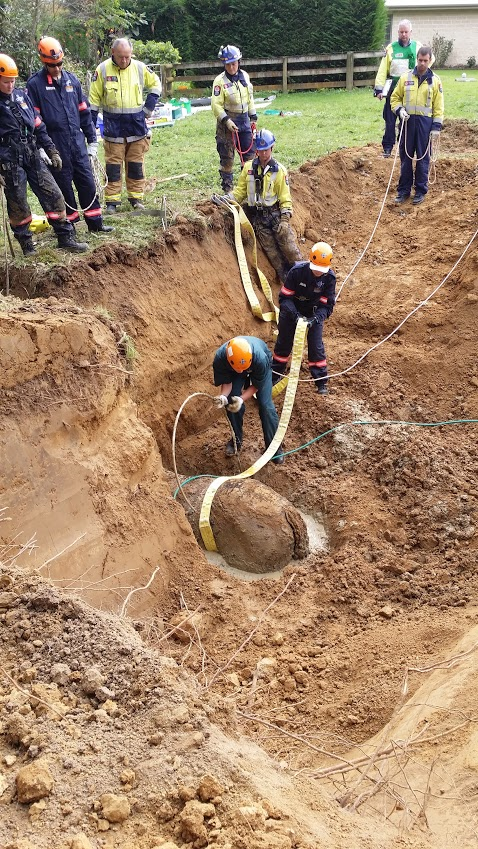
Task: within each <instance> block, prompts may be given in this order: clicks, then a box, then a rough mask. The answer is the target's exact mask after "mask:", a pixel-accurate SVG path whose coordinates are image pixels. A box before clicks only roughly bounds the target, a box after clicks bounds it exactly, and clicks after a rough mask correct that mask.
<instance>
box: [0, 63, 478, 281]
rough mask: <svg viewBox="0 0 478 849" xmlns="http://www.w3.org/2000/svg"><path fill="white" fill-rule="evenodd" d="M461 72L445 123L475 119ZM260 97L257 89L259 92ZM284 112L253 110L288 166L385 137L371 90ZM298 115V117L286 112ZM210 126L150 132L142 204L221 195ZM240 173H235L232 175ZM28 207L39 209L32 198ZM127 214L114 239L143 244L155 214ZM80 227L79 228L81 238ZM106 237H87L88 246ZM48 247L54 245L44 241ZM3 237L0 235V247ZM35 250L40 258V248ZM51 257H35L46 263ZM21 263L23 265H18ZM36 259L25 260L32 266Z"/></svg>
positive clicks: (294, 101)
mask: <svg viewBox="0 0 478 849" xmlns="http://www.w3.org/2000/svg"><path fill="white" fill-rule="evenodd" d="M461 74H462V71H461V70H460V71H457V70H445V71H440V72H439V76H440V77H441V79H442V82H443V88H444V92H445V120H446V117H448V118H466V119H468V120H471V121H477V120H478V70H477V71H476V74H474V73H473V72H472V71H470V70H469V69H467V76H469V77H472V76H476V79H475V81H474V82H467V83H463V82H457V81H456V78H459V77H460V76H461ZM262 94H263V93H262V92H261V95H262ZM268 108H271V109H274V110H280V111H282V112H283V113H284V115H265V114H264V110H263V109H258V116H259V120H258V127H259V129H261V128H264V127H265V128H267V129H269V130H272V132H273V133H274V135H275V136H276V139H277V143H276V146H275V149H274V153H275V155H276V156H277V158H278V160H279V161H280V162H282V163H283V164H284V165H285V166H286V167H287V168H297V167H298V166H299V165H301V164H302V163H303V162H305V161H306V160H308V159H318V158H319V157H321V156H324V155H326V154H327V153H330V152H332V151H334V150H337V149H339V148H341V147H355V146H357V145H362V144H366V143H368V142H377V143H379V142H380V141H381V138H382V133H383V120H382V107H381V104H380V102H379V101H378V100H377V99H376V98H374V97H373V96H372V90H371V89H370V88H357V89H354V90H353V91H350V92H348V91H345V90H344V89H321V90H319V91H315V92H300V93H292V94H287V95H283V94H278V95H277V97H276V99H275V100H274V101H272V102H271V104H270V107H268ZM287 113H300V114H287ZM214 133H215V122H214V119H213V116H212V113H211V111H204V112H198V113H196V114H194V115H192V116H190V117H188V118H185V119H183V120H180V121H176V122H175V124H174V126H172V127H162V128H161V129H155V130H153V143H152V146H151V150H150V152H149V154H148V156H147V158H146V171H147V176H148V178H153V177H154V178H156V179H157V181H158V182H157V183H156V185H155V186H154V187H153V188H152V189H151V190H150V191H149V192H148V194H147V199H146V203H147V205H148V206H150V207H155V208H157V209H159V208H160V207H161V204H162V202H163V197H165V198H166V204H167V207H168V210H170V211H171V212H182V213H183V214H185V215H187V216H192V215H194V214H195V212H194V206H195V204H196V203H197V202H198V201H200V200H203V199H204V198H207V197H209V196H210V195H211V194H212V192H220V191H221V189H220V183H219V175H218V165H219V160H218V156H217V152H216V146H215V139H214ZM184 173H186V174H187V177H185V178H182V179H180V180H171V181H166V182H164V183H161V180H162V179H165V178H167V177H171V176H173V175H177V174H184ZM237 173H238V172H237ZM32 208H33V209H34V210H35V211H36V212H41V210H40V208H39V206H38V203H37V201H36V199H35V198H33V200H32ZM122 209H124V211H125V215H121V216H116V217H115V218H113V217H112V218H111V219H109V222H110V223H114V224H115V234H114V238H115V239H117V240H118V241H123V242H127V243H130V244H134V245H136V246H139V245H141V244H145V243H147V242H148V241H149V240H150V239H151V236H152V235H153V234H154V232H155V231H156V230H157V228H158V227H161V220H160V218H159V217H157V218H153V217H152V216H140V217H132V216H131V215H130V214H128V212H127V210H128V209H129V207H128V205H127V204H126V203H124V204H123V207H122ZM81 233H82V230H81V229H79V236H80V235H81ZM104 238H105V237H96V238H94V239H92V238H91V237H89V240H90V243H91V245H92V247H93V246H95V245H97V244H99V243H101V241H102V240H104ZM48 242H49V244H50V246H51V245H54V241H50V240H48ZM2 243H3V240H2V235H1V234H0V249H1V246H2ZM40 253H44V251H43V250H42V251H41V252H40ZM49 254H50V255H49V256H48V257H47V256H46V255H45V256H44V257H41V256H39V257H38V259H43V260H44V261H45V262H46V263H47V264H48V263H49V262H51V254H53V255H56V256H58V255H57V254H56V252H54V251H52V250H51V248H50V249H49ZM19 261H20V262H23V260H20V259H19ZM33 261H35V260H28V262H33Z"/></svg>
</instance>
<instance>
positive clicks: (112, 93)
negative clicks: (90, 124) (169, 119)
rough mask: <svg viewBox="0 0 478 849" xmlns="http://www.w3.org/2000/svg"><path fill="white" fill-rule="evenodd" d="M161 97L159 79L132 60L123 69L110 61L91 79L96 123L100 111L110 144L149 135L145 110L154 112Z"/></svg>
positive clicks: (98, 69)
mask: <svg viewBox="0 0 478 849" xmlns="http://www.w3.org/2000/svg"><path fill="white" fill-rule="evenodd" d="M144 92H147V97H146V101H145V100H144ZM160 96H161V82H160V79H159V77H158V75H157V74H155V73H153V71H150V70H149V68H147V67H146V65H145V64H144V63H143V62H138V61H137V60H136V59H132V60H131V62H130V64H129V65H128V67H127V68H124V69H122V68H119V67H118V65H115V63H114V62H113V59H112V58H110V59H107V60H106V62H102V63H101V64H100V65H98V67H97V69H96V71H95V73H94V74H93V77H92V81H91V87H90V104H91V113H92V117H93V120H94V121H95V123H96V119H97V117H98V111H99V110H100V109H101V110H102V111H103V135H104V138H105V139H106V140H107V141H112V142H122V141H124V140H126V141H128V142H131V141H137V140H138V139H142V138H144V137H145V136H146V135H147V132H148V128H147V126H146V114H145V112H144V111H143V110H144V109H147V110H148V111H149V112H152V111H153V109H154V107H155V106H156V103H157V101H158V99H159V97H160Z"/></svg>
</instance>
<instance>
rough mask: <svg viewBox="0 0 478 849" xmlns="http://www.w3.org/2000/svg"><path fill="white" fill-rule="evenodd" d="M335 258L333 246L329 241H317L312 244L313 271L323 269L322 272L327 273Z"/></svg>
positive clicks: (310, 257)
mask: <svg viewBox="0 0 478 849" xmlns="http://www.w3.org/2000/svg"><path fill="white" fill-rule="evenodd" d="M333 258H334V254H333V252H332V248H331V247H330V245H328V244H327V242H316V243H315V245H312V247H311V249H310V254H309V262H310V267H311V269H312V271H321V272H322V274H326V273H327V271H329V269H330V263H331V262H332V260H333Z"/></svg>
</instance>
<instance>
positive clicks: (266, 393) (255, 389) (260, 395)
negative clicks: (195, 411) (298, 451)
mask: <svg viewBox="0 0 478 849" xmlns="http://www.w3.org/2000/svg"><path fill="white" fill-rule="evenodd" d="M213 372H214V386H220V395H218V396H216V398H215V399H214V400H215V403H216V406H217V407H218V408H219V409H221V408H222V407H225V408H226V412H227V417H228V419H229V421H230V422H231V425H232V429H233V431H234V436H235V439H236V445H234V439H232V438H231V439H230V440H229V442H228V443H227V445H226V457H232V456H233V455H234V454H235V453H236V450H237V451H240V450H241V445H242V423H243V419H244V413H245V410H246V408H245V402H246V401H248V400H249V399H250V398H252V396H253V395H256V398H257V402H258V404H259V416H260V419H261V424H262V432H263V434H264V442H265V446H266V448H268V447H269V445H270V444H271V442H272V440H273V438H274V435H275V433H276V431H277V428H278V426H279V416H278V415H277V410H276V408H275V406H274V402H273V400H272V355H271V352H270V351H269V348H268V347H267V345H266V343H265V342H263V341H262V339H256V337H255V336H235V337H234V339H231V340H230V341H229V342H226V343H225V344H224V345H221V347H220V348H218V349H217V351H216V353H215V355H214V362H213ZM272 462H273V463H276V465H281V464H282V463H283V462H284V457H283V455H282V453H280V449H278V453H276V454H275V455H274V457H273V458H272Z"/></svg>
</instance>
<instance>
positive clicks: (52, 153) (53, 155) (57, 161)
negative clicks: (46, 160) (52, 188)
mask: <svg viewBox="0 0 478 849" xmlns="http://www.w3.org/2000/svg"><path fill="white" fill-rule="evenodd" d="M47 154H48V156H49V157H50V161H51V167H52V168H58V170H59V171H61V169H62V168H63V162H62V161H61V156H60V154H59V153H58V151H57V150H56V148H52V149H51V150H48V151H47Z"/></svg>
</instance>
